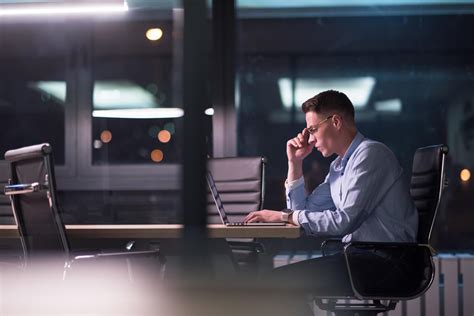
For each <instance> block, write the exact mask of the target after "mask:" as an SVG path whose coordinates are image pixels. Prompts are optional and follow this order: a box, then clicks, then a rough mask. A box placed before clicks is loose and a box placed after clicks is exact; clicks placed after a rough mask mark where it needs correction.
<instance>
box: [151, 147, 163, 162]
mask: <svg viewBox="0 0 474 316" xmlns="http://www.w3.org/2000/svg"><path fill="white" fill-rule="evenodd" d="M150 157H151V160H152V161H154V162H160V161H162V160H163V152H162V151H161V150H159V149H154V150H152V152H151V154H150Z"/></svg>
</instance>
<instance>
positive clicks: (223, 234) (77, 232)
mask: <svg viewBox="0 0 474 316" xmlns="http://www.w3.org/2000/svg"><path fill="white" fill-rule="evenodd" d="M207 227H208V232H209V237H211V238H252V237H256V238H298V237H300V235H301V232H300V228H299V227H296V226H283V227H282V226H273V227H271V226H262V227H255V226H253V227H244V226H241V227H226V226H224V225H222V224H212V225H208V226H207ZM66 230H67V233H68V236H69V237H70V238H100V239H102V238H150V239H153V238H179V237H181V234H182V231H183V226H182V225H178V224H176V225H173V224H142V225H66ZM16 237H18V230H17V227H16V226H15V225H0V238H16Z"/></svg>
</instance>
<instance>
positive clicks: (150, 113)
mask: <svg viewBox="0 0 474 316" xmlns="http://www.w3.org/2000/svg"><path fill="white" fill-rule="evenodd" d="M183 115H184V111H183V109H180V108H153V109H116V110H94V111H92V116H93V117H103V118H126V119H159V118H177V117H181V116H183Z"/></svg>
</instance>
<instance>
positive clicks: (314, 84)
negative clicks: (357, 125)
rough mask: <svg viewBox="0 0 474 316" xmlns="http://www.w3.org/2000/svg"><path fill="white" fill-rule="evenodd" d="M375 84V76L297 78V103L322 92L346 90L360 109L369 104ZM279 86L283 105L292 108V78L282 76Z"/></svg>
mask: <svg viewBox="0 0 474 316" xmlns="http://www.w3.org/2000/svg"><path fill="white" fill-rule="evenodd" d="M374 85H375V78H374V77H352V78H314V79H313V78H311V79H296V82H295V91H294V93H295V103H296V106H300V105H301V104H303V102H305V101H306V100H308V99H309V98H312V97H314V96H315V95H316V94H318V93H320V92H323V91H326V90H337V91H340V92H344V93H345V94H346V95H347V96H348V97H349V99H350V100H351V101H352V104H353V105H354V107H355V108H356V109H358V108H359V109H360V108H363V107H365V106H366V105H367V102H368V100H369V97H370V95H371V93H372V89H373V88H374ZM278 86H279V88H280V96H281V99H282V104H283V106H284V107H285V108H288V109H290V108H291V100H292V89H291V79H289V78H280V79H279V80H278Z"/></svg>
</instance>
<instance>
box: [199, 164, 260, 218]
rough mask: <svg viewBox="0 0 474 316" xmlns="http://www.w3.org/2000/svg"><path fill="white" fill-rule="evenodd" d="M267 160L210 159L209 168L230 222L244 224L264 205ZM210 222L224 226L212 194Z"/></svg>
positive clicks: (209, 210)
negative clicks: (247, 217)
mask: <svg viewBox="0 0 474 316" xmlns="http://www.w3.org/2000/svg"><path fill="white" fill-rule="evenodd" d="M265 163H266V159H265V158H264V157H228V158H212V159H209V162H208V169H209V171H210V172H211V174H212V176H213V178H214V181H215V182H216V187H217V190H218V191H219V195H220V197H221V199H222V203H223V204H224V206H225V210H226V213H227V216H228V218H229V221H231V222H234V221H242V220H243V218H244V217H245V215H247V214H248V213H249V212H251V211H256V210H259V209H260V208H261V207H262V205H263V200H264V193H265V187H264V185H265V183H264V173H265ZM207 200H208V213H209V217H208V222H209V223H221V220H220V218H219V216H218V213H217V209H216V206H215V204H214V201H213V199H212V197H211V195H210V194H208V199H207Z"/></svg>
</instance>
